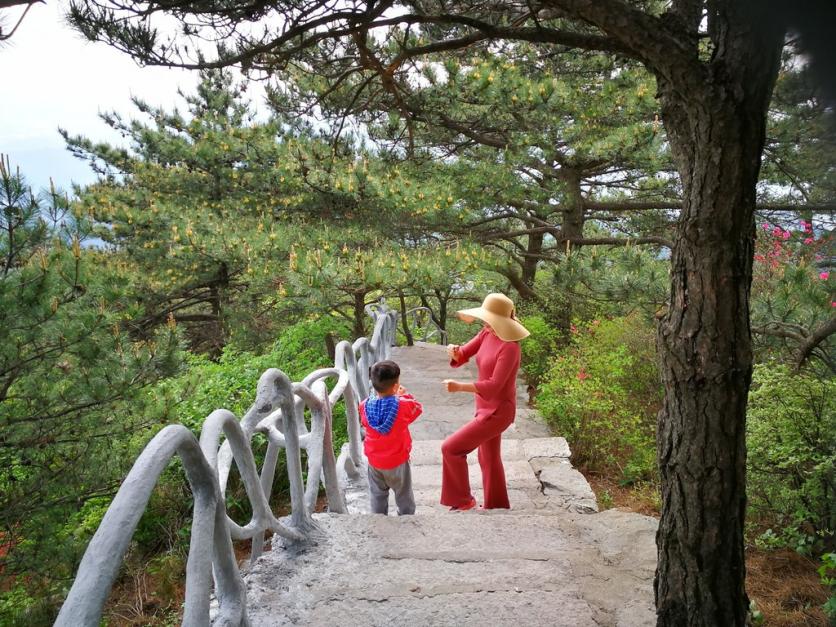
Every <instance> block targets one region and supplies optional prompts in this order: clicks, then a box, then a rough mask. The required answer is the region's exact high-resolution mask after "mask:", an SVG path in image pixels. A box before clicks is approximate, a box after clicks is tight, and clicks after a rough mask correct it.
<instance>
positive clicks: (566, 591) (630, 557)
mask: <svg viewBox="0 0 836 627" xmlns="http://www.w3.org/2000/svg"><path fill="white" fill-rule="evenodd" d="M315 518H316V521H317V524H318V526H319V527H320V533H319V534H317V539H316V541H315V542H313V543H311V544H309V545H307V546H305V547H304V548H302V549H301V550H300V548H299V547H295V548H292V549H285V548H283V547H281V546H276V547H275V548H274V549H273V550H272V551H269V552H268V553H266V554H265V555H264V556H262V557H261V558H260V559H259V560H258V561H257V562H256V563H255V564H254V565H253V566H252V567H250V569H249V572H247V573H246V574H245V581H246V584H247V588H248V610H249V615H250V621H251V624H252V625H253V627H262V626H276V627H278V626H286V625H326V624H348V625H352V626H357V627H363V626H372V625H375V626H376V625H380V626H383V625H391V624H392V623H393V622H398V623H404V624H413V625H474V626H475V625H480V626H481V625H497V626H503V625H514V626H517V625H520V624H524V625H526V626H532V627H538V626H541V625H543V626H545V625H566V626H567V627H568V626H569V625H572V626H587V625H588V626H590V627H592V626H595V625H613V626H620V627H642V626H643V625H653V624H655V612H654V609H653V590H652V584H653V574H654V568H655V558H656V548H655V544H654V535H655V530H656V521H655V520H654V519H652V518H647V517H645V516H640V515H638V514H626V513H623V512H616V511H613V510H608V511H607V512H603V513H601V514H594V515H588V516H584V515H580V514H569V513H564V514H562V515H560V516H541V515H526V514H521V513H516V514H511V513H505V514H502V515H497V514H496V513H495V512H462V513H456V514H448V515H446V516H425V517H422V516H404V517H387V516H374V515H365V516H356V515H355V516H352V515H316V517H315Z"/></svg>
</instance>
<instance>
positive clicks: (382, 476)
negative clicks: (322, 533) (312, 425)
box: [360, 359, 422, 516]
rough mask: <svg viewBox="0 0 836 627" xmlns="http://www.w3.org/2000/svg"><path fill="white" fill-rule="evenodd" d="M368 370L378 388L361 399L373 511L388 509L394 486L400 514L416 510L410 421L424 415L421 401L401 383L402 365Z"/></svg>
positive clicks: (379, 364) (383, 363)
mask: <svg viewBox="0 0 836 627" xmlns="http://www.w3.org/2000/svg"><path fill="white" fill-rule="evenodd" d="M369 374H370V375H371V381H372V387H373V388H374V390H375V391H374V392H373V393H372V394H371V395H370V396H369V398H367V399H366V400H364V401H363V402H361V403H360V420H361V421H362V423H363V426H364V427H365V428H366V439H365V442H364V450H365V453H366V457H367V458H368V460H369V501H370V502H371V511H372V513H375V514H386V513H388V511H389V490H392V491H393V492H394V493H395V503H396V504H397V506H398V515H399V516H403V515H405V514H414V513H415V495H414V494H413V493H412V471H411V470H410V467H409V453H410V451H411V450H412V437H411V436H410V435H409V425H410V423H412V422H414V421H415V419H416V418H418V416H420V415H421V411H422V407H421V403H419V402H418V401H416V400H415V399H414V398H413V397H412V395H411V394H407V393H406V390H405V389H403V388H402V387H401V385H400V376H401V369H400V368H399V367H398V364H396V363H395V362H394V361H390V360H388V359H387V360H385V361H379V362H377V363H376V364H375V365H374V366H372V367H371V369H370V373H369Z"/></svg>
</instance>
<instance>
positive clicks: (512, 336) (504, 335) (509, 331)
mask: <svg viewBox="0 0 836 627" xmlns="http://www.w3.org/2000/svg"><path fill="white" fill-rule="evenodd" d="M456 313H457V314H461V315H464V316H470V317H472V318H478V319H479V320H481V321H482V322H487V323H488V324H489V325H491V328H492V329H493V330H494V333H496V335H497V337H498V338H499V339H500V340H504V341H506V342H518V341H520V340H522V339H525V338H527V337H528V336H529V335H531V333H530V332H529V331H528V329H526V328H525V327H524V326H523V325H521V324H520V323H519V322H517V321H516V320H514V319H513V318H506V317H505V316H500V315H497V314H495V313H493V312H491V311H488V310H487V309H483V308H482V307H474V308H473V309H461V310H459V311H457V312H456Z"/></svg>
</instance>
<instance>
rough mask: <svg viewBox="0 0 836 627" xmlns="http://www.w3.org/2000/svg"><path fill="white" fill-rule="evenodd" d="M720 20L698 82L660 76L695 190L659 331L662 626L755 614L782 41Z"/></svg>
mask: <svg viewBox="0 0 836 627" xmlns="http://www.w3.org/2000/svg"><path fill="white" fill-rule="evenodd" d="M725 17H728V16H725ZM718 27H721V28H725V29H727V31H728V32H727V34H726V37H725V38H721V41H723V43H722V44H721V46H723V47H722V48H718V51H717V53H716V56H715V60H714V61H712V63H710V64H708V65H704V66H701V67H702V69H704V70H705V72H704V73H703V74H702V75H701V76H693V74H694V72H693V69H692V68H693V67H694V66H688V68H691V69H683V73H682V75H681V76H671V75H670V74H668V76H661V75H658V74H657V79H658V81H659V94H660V98H661V104H662V110H663V114H664V120H665V128H666V129H667V131H668V136H669V139H670V142H671V147H672V150H673V153H674V157H675V159H676V161H677V166H678V169H679V171H680V175H681V177H682V184H683V188H684V192H685V194H684V196H685V200H684V205H683V208H682V214H681V219H680V223H679V228H678V229H677V235H676V238H675V245H674V248H673V251H672V260H671V263H672V267H671V273H672V277H671V296H670V298H671V301H670V308H669V310H668V312H667V313H666V314H665V316H664V317H663V319H662V320H661V322H660V325H659V331H658V348H659V354H660V357H661V372H662V382H663V384H664V388H665V402H664V407H663V409H662V411H661V412H660V414H659V424H658V438H657V442H658V444H657V449H658V450H657V452H658V459H659V470H660V473H661V482H662V504H663V505H662V515H661V520H660V524H659V531H658V534H657V545H658V557H659V562H658V567H657V572H656V582H655V590H656V607H657V614H658V624H659V625H665V626H676V627H681V626H691V625H694V626H696V625H699V626H717V625H723V626H724V627H725V626H733V625H739V626H742V625H745V624H746V620H747V613H748V600H747V597H746V592H745V590H744V578H745V566H744V556H743V523H744V515H745V510H746V442H745V435H746V402H747V397H748V392H749V384H750V380H751V373H752V348H751V336H750V329H749V291H750V284H751V279H752V255H753V246H754V237H755V225H754V206H755V184H756V183H757V179H758V173H759V169H760V155H761V150H762V148H763V143H764V133H765V119H766V109H767V105H768V102H769V97H770V94H771V91H772V86H773V84H774V80H775V76H776V75H777V68H778V58H779V52H780V43H781V41H780V36H778V37H773V38H772V39H770V40H769V41H766V39H767V38H766V37H765V36H764V34H763V33H760V34H753V33H752V32H751V31H750V27H749V24H748V23H747V22H746V21H745V19H742V18H741V16H740V15H736V16H732V17H729V18H728V19H727V20H726V21H724V23H722V24H720V25H718ZM721 57H722V58H721ZM686 72H690V75H686ZM671 79H672V80H671ZM684 86H687V88H683V87H684Z"/></svg>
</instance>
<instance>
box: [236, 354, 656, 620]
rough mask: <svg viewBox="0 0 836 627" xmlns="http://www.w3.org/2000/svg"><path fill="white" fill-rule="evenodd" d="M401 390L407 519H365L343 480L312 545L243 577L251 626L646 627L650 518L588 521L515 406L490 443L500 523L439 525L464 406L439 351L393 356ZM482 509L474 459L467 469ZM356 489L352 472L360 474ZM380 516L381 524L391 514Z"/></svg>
mask: <svg viewBox="0 0 836 627" xmlns="http://www.w3.org/2000/svg"><path fill="white" fill-rule="evenodd" d="M392 359H394V360H395V361H397V362H398V363H399V364H400V366H401V369H402V374H401V383H402V384H403V385H404V387H406V388H407V389H408V390H409V391H410V392H412V393H413V394H414V395H415V397H416V398H417V399H418V400H419V401H421V402H422V403H423V405H424V415H423V416H422V417H421V418H420V419H419V420H418V421H417V422H415V423H414V424H413V426H412V435H413V439H414V447H413V452H412V473H413V483H414V487H415V496H416V502H417V505H418V508H417V511H416V515H415V516H404V517H397V516H394V515H390V516H388V517H386V516H380V515H370V514H366V513H365V512H367V511H368V497H367V494H366V486H365V483H364V482H363V481H362V480H361V481H356V482H352V481H350V480H349V479H348V478H347V477H343V478H342V482H343V485H344V487H345V489H346V497H347V504H348V508H349V511H350V514H347V515H346V514H343V515H337V514H316V515H315V517H314V518H315V520H316V522H317V524H318V526H319V533H318V534H317V539H316V540H315V541H313V542H309V543H305V544H303V545H293V544H288V545H286V546H279V539H278V538H277V539H276V542H275V543H274V544H276V546H274V547H273V550H271V551H269V552H267V553H265V554H264V555H263V556H262V557H261V558H260V559H258V560H257V561H256V562H255V564H254V565H252V566H251V567H249V568H248V569H246V571H245V574H244V579H245V582H246V585H247V589H248V595H247V596H248V612H249V616H250V620H251V624H252V625H253V626H254V627H256V626H268V625H276V626H278V625H334V624H342V625H350V626H355V625H356V626H361V625H369V626H372V625H381V626H382V625H391V624H405V625H526V626H538V625H567V626H569V625H572V626H584V625H590V626H594V625H599V626H603V625H612V626H622V627H640V626H642V625H653V624H655V612H654V609H653V573H654V568H655V564H656V547H655V545H654V536H655V532H656V521H655V520H654V519H653V518H649V517H646V516H641V515H639V514H633V513H629V512H621V511H615V510H608V511H605V512H601V513H596V512H597V509H598V508H597V504H596V501H595V495H594V494H593V492H592V490H591V489H590V487H589V484H588V483H587V482H586V480H585V479H584V478H583V476H582V475H581V474H580V473H579V472H578V471H577V470H575V469H574V468H572V466H571V464H570V463H569V456H570V450H569V446H568V445H567V443H566V441H565V440H564V439H563V438H556V437H551V436H550V434H549V431H548V428H547V427H546V426H545V425H544V424H543V423H542V421H541V420H539V417H538V415H537V413H536V412H535V411H533V410H531V409H529V408H527V407H526V402H525V400H526V399H525V394H524V391H523V389H522V387H520V397H519V399H518V405H519V409H518V413H517V421H516V423H515V424H514V425H512V426H511V427H510V428H509V429H508V430H507V431H506V432H505V434H504V435H503V452H502V455H503V460H504V462H505V470H506V476H507V480H508V485H509V497H510V500H511V509H510V510H491V511H475V510H471V511H468V512H456V513H450V512H448V511H447V508H446V507H442V506H441V505H439V503H438V498H439V494H440V485H441V452H440V448H441V442H442V440H443V438H444V437H446V436H447V435H449V434H450V433H452V432H453V431H455V429H457V428H458V427H459V426H460V425H461V424H464V423H465V422H466V421H467V420H469V419H470V417H471V416H472V414H473V398H472V396H471V395H470V394H461V393H460V394H448V393H447V392H445V391H444V389H443V387H442V384H441V381H442V379H445V378H456V379H460V380H470V379H474V378H475V368H473V367H472V366H466V367H465V368H462V369H459V370H452V369H451V368H449V366H448V363H447V359H446V352H445V350H444V348H443V347H441V346H436V345H429V344H420V343H419V344H418V345H416V346H415V347H411V348H396V349H393V355H392ZM469 468H470V480H471V484H472V486H473V493H474V495H475V496H476V498H477V500H478V501H480V502H481V494H482V490H481V475H480V471H479V466H478V463H477V462H476V454H475V453H474V454H472V455H471V456H470V458H469ZM361 474H362V477H365V469H363V472H362V473H361ZM390 511H392V512H394V511H395V507H394V503H392V504H391V507H390Z"/></svg>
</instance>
